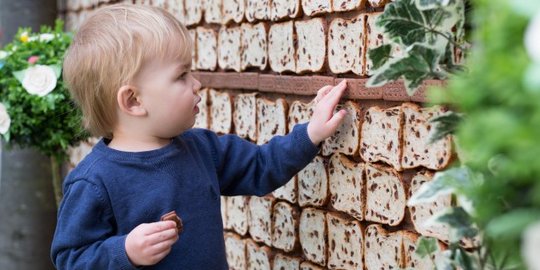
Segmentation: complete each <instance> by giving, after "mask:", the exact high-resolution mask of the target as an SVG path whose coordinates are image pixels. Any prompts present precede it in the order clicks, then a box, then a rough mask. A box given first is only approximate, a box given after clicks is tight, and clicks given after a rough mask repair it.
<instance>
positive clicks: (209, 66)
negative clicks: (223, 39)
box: [196, 27, 217, 71]
mask: <svg viewBox="0 0 540 270" xmlns="http://www.w3.org/2000/svg"><path fill="white" fill-rule="evenodd" d="M196 66H197V69H198V70H210V71H212V70H215V69H216V66H217V34H216V31H214V30H213V29H211V28H204V27H197V65H196Z"/></svg>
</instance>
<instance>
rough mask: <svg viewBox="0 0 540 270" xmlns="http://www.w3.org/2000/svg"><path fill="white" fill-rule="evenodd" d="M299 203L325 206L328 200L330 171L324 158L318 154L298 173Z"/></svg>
mask: <svg viewBox="0 0 540 270" xmlns="http://www.w3.org/2000/svg"><path fill="white" fill-rule="evenodd" d="M297 177H298V204H299V205H300V206H302V207H303V206H308V205H311V206H324V205H325V204H326V202H327V201H328V173H327V171H326V166H325V165H324V159H323V158H322V157H320V156H316V157H315V158H314V159H313V160H312V161H311V163H309V164H308V165H307V166H306V167H305V168H304V169H302V170H301V171H300V172H299V173H298V175H297Z"/></svg>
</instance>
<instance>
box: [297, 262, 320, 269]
mask: <svg viewBox="0 0 540 270" xmlns="http://www.w3.org/2000/svg"><path fill="white" fill-rule="evenodd" d="M300 270H324V268H322V267H320V266H317V265H316V264H312V263H310V262H302V263H301V264H300Z"/></svg>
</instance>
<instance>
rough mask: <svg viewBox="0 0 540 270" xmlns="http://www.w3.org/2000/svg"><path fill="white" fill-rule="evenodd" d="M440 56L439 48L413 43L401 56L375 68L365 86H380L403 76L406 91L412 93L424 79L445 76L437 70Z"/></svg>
mask: <svg viewBox="0 0 540 270" xmlns="http://www.w3.org/2000/svg"><path fill="white" fill-rule="evenodd" d="M440 58H441V52H440V51H439V50H436V49H435V48H432V47H428V46H425V45H423V44H414V45H412V46H411V47H409V48H408V49H407V50H406V52H405V55H404V56H403V57H401V58H397V59H395V60H390V61H389V62H387V63H386V64H384V65H383V66H381V67H380V68H379V69H377V70H375V72H374V73H375V74H374V75H373V76H372V77H371V78H369V80H368V82H367V86H368V87H372V86H374V87H376V86H382V85H384V84H386V83H387V82H389V81H395V80H397V79H399V78H400V77H403V79H404V81H405V87H406V88H407V93H408V94H409V95H413V94H414V92H416V90H417V89H418V87H420V85H421V84H422V82H423V81H424V80H426V79H428V78H444V77H446V74H445V73H443V72H440V71H437V67H438V66H439V59H440Z"/></svg>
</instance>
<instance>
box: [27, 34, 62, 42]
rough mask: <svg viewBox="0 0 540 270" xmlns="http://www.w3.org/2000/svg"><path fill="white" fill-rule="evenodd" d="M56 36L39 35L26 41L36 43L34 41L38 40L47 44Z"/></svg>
mask: <svg viewBox="0 0 540 270" xmlns="http://www.w3.org/2000/svg"><path fill="white" fill-rule="evenodd" d="M55 37H56V36H55V35H54V34H47V33H45V34H40V35H38V36H31V37H30V38H28V41H36V40H39V41H41V42H49V41H51V40H53V39H54V38H55Z"/></svg>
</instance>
